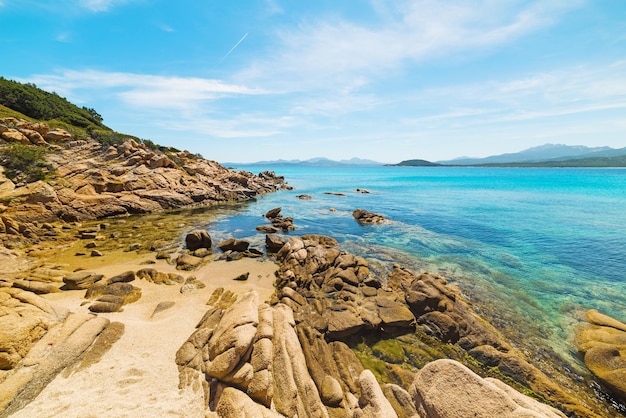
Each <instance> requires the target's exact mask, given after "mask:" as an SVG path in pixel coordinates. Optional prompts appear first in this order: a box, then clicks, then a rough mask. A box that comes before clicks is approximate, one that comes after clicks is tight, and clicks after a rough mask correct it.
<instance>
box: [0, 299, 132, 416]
mask: <svg viewBox="0 0 626 418" xmlns="http://www.w3.org/2000/svg"><path fill="white" fill-rule="evenodd" d="M108 326H109V320H108V319H105V318H97V317H95V316H93V315H78V314H71V313H69V312H68V311H67V310H64V309H56V308H54V307H53V306H52V305H50V304H49V303H48V302H47V301H46V300H45V299H43V298H41V297H40V296H37V295H36V294H34V293H31V292H27V291H24V290H20V289H16V288H0V417H6V416H9V415H11V414H12V413H14V412H16V411H17V410H19V409H21V408H22V407H23V406H24V405H26V404H27V403H28V402H30V401H31V400H33V399H34V398H35V397H36V396H37V395H38V394H39V393H40V392H41V391H42V390H43V388H45V386H46V385H47V384H48V383H49V382H50V381H52V379H54V377H55V376H56V375H57V374H58V373H59V372H61V371H62V370H63V369H65V368H66V367H68V366H71V365H73V364H74V363H75V362H77V361H78V360H80V359H81V355H82V354H83V353H85V352H86V351H88V350H89V348H90V347H91V346H92V344H94V341H95V340H96V339H97V337H98V335H99V334H100V333H101V332H103V330H105V329H106V328H107V327H108ZM116 329H117V330H118V331H117V332H123V328H122V329H120V328H119V327H117V328H116Z"/></svg>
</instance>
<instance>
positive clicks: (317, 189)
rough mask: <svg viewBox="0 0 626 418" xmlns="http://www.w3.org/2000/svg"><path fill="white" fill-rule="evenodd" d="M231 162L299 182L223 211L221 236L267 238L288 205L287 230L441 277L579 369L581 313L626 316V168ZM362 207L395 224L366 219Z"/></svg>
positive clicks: (510, 333) (526, 345)
mask: <svg viewBox="0 0 626 418" xmlns="http://www.w3.org/2000/svg"><path fill="white" fill-rule="evenodd" d="M233 168H234V169H236V170H246V171H251V172H254V173H258V172H261V171H264V170H270V171H274V172H275V173H276V174H278V175H281V176H284V177H285V179H286V181H287V182H288V184H289V185H290V186H292V187H293V190H286V191H280V192H277V193H272V194H268V195H265V196H262V197H260V198H258V199H257V200H255V201H253V202H249V203H246V204H244V205H240V206H239V207H237V208H236V209H233V210H225V211H223V212H221V214H220V216H219V217H218V218H216V219H215V220H214V221H213V222H212V224H211V225H210V227H209V229H210V232H211V234H212V235H215V236H217V237H220V236H223V237H227V236H228V237H230V236H232V237H236V238H242V239H243V238H246V239H250V240H251V241H252V242H253V243H256V244H258V245H259V246H261V245H262V244H263V242H262V241H263V239H264V235H263V234H255V227H256V226H257V225H263V224H266V223H267V221H266V220H265V219H264V218H263V217H262V215H263V214H264V213H265V212H267V211H268V210H269V209H272V208H275V207H281V208H282V214H283V216H291V217H293V218H294V224H295V226H296V229H295V230H294V231H291V232H290V234H291V235H295V236H297V235H303V234H323V235H328V236H331V237H333V238H335V239H337V241H338V242H339V243H340V245H341V246H342V248H344V249H345V250H347V251H350V252H352V253H355V254H357V255H361V256H363V257H365V258H366V259H367V260H368V261H369V263H370V266H371V267H372V270H373V271H374V272H375V274H380V275H381V277H386V273H387V272H388V271H390V270H391V268H392V266H393V264H394V263H399V264H401V265H403V266H406V267H408V268H411V269H413V270H415V271H416V272H423V271H428V272H431V273H437V274H440V275H442V276H444V277H445V278H446V279H447V280H448V282H449V283H450V284H453V285H454V286H456V287H457V289H458V290H459V292H460V293H461V294H462V295H463V296H464V297H465V298H466V299H467V300H468V301H470V303H471V304H472V306H473V307H474V309H475V310H476V311H477V312H478V313H479V314H481V315H482V316H483V317H484V318H485V319H487V320H488V321H490V322H491V323H492V324H493V325H494V326H496V328H498V329H500V330H501V331H503V333H504V334H505V335H506V336H507V337H509V338H510V339H511V340H512V341H513V342H514V344H515V345H517V346H518V347H519V348H520V349H522V350H524V351H525V352H527V353H528V354H529V355H534V354H536V353H537V352H539V351H541V350H548V351H549V352H550V353H554V354H555V355H556V356H558V357H559V358H562V359H565V361H566V363H567V364H569V366H568V367H574V368H577V367H578V368H580V369H581V370H583V368H584V366H583V365H582V362H581V361H580V358H579V356H578V355H577V350H576V344H575V341H574V334H575V331H576V329H577V327H578V326H579V325H580V324H581V323H582V321H583V318H584V312H585V311H586V310H587V309H597V310H599V311H600V312H603V313H605V314H607V315H610V316H613V317H615V318H617V319H619V320H621V321H626V169H623V168H615V169H610V168H606V169H605V168H601V169H595V168H594V169H587V168H482V167H481V168H478V167H393V166H367V167H363V166H358V167H353V166H340V167H309V166H299V165H278V166H277V165H272V166H267V167H263V166H251V165H250V166H246V165H240V166H236V167H233ZM357 189H360V191H358V190H357ZM363 189H364V190H363ZM364 191H366V192H364ZM299 195H309V196H310V197H311V198H310V199H306V200H305V199H301V198H299V197H298V196H299ZM357 208H360V209H365V210H368V211H371V212H375V213H378V214H381V215H383V216H384V217H385V218H386V219H388V220H389V223H387V224H381V225H372V226H361V225H359V224H358V223H357V222H356V221H355V219H354V218H353V217H352V212H353V211H354V210H355V209H357Z"/></svg>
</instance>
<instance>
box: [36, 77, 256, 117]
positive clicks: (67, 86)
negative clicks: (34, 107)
mask: <svg viewBox="0 0 626 418" xmlns="http://www.w3.org/2000/svg"><path fill="white" fill-rule="evenodd" d="M28 81H29V82H34V83H35V84H37V85H39V86H40V87H41V88H43V89H46V90H50V91H56V92H57V93H59V94H62V95H65V96H68V97H73V98H74V97H80V96H81V95H89V94H91V95H98V94H102V93H104V94H107V95H115V96H116V97H118V98H120V99H121V101H122V102H124V103H126V104H128V105H132V106H136V107H139V108H162V109H165V108H170V109H172V108H193V107H195V106H198V105H199V103H200V102H205V101H211V100H217V99H220V98H223V97H228V96H233V95H259V94H265V93H266V92H264V91H263V90H260V89H254V88H248V87H246V86H243V85H237V84H228V83H225V82H222V81H220V80H214V79H206V78H197V77H187V78H185V77H168V76H158V75H145V74H133V73H122V72H103V71H95V70H87V71H73V70H66V71H63V72H61V73H60V74H54V75H35V76H33V77H30V78H29V79H28ZM79 101H80V100H79Z"/></svg>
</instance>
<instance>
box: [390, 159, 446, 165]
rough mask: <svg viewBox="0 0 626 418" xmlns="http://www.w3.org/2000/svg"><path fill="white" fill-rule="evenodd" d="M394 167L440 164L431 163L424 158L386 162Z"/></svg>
mask: <svg viewBox="0 0 626 418" xmlns="http://www.w3.org/2000/svg"><path fill="white" fill-rule="evenodd" d="M387 165H389V166H394V167H440V166H441V165H442V164H437V163H432V162H430V161H426V160H405V161H401V162H399V163H398V164H387Z"/></svg>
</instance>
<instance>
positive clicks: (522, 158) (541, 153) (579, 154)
mask: <svg viewBox="0 0 626 418" xmlns="http://www.w3.org/2000/svg"><path fill="white" fill-rule="evenodd" d="M614 151H619V150H615V149H613V148H610V147H595V148H590V147H585V146H582V145H562V144H545V145H540V146H538V147H533V148H528V149H526V150H523V151H520V152H515V153H509V154H501V155H492V156H489V157H485V158H466V157H462V158H456V159H454V160H447V161H437V163H439V164H443V165H481V164H506V163H524V162H542V161H548V160H557V159H558V160H565V159H572V158H589V157H593V156H598V157H610V156H614V155H617V154H619V152H618V153H617V154H611V153H613V152H614Z"/></svg>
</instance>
